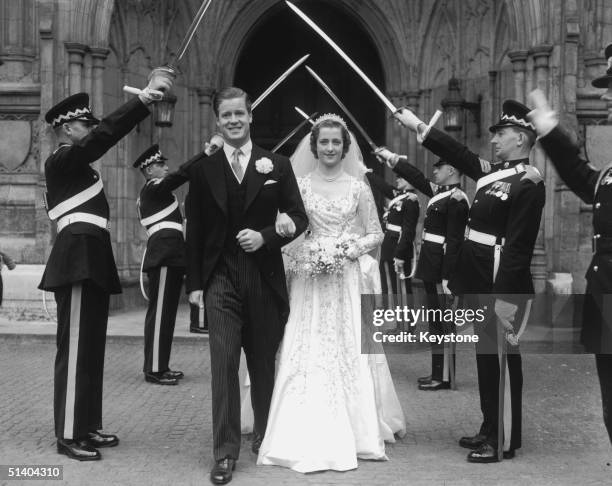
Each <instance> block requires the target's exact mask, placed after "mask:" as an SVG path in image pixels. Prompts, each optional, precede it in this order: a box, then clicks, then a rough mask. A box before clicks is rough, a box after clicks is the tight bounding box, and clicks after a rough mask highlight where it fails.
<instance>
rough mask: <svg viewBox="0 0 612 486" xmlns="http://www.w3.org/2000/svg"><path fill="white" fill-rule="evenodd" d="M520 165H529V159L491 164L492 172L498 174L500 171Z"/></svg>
mask: <svg viewBox="0 0 612 486" xmlns="http://www.w3.org/2000/svg"><path fill="white" fill-rule="evenodd" d="M519 164H529V158H528V157H527V158H524V159H515V160H502V161H501V162H494V163H493V164H491V172H497V171H498V170H504V169H511V168H512V167H516V166H517V165H519Z"/></svg>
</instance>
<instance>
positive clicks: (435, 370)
mask: <svg viewBox="0 0 612 486" xmlns="http://www.w3.org/2000/svg"><path fill="white" fill-rule="evenodd" d="M423 286H424V287H425V298H426V302H427V308H428V309H440V310H441V311H444V310H445V309H446V304H445V303H444V301H443V299H445V296H444V295H443V292H442V289H438V284H436V283H435V282H423ZM429 332H430V334H431V335H436V336H442V335H444V334H450V333H452V332H455V325H454V323H444V322H441V321H440V320H437V319H434V320H430V321H429ZM451 359H452V360H453V367H454V360H455V356H454V354H451V349H450V344H449V343H442V344H439V343H437V342H433V343H431V379H432V380H436V381H443V382H447V383H448V382H449V381H450V365H451Z"/></svg>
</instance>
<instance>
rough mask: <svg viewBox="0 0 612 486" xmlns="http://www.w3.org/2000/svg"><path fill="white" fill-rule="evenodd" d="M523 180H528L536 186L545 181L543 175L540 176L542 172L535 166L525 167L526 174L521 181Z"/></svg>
mask: <svg viewBox="0 0 612 486" xmlns="http://www.w3.org/2000/svg"><path fill="white" fill-rule="evenodd" d="M523 179H528V180H530V181H531V182H533V183H534V184H539V183H540V182H542V181H544V178H543V177H542V174H540V171H539V170H538V169H537V167H534V166H533V165H526V166H525V173H524V174H523V177H521V180H523Z"/></svg>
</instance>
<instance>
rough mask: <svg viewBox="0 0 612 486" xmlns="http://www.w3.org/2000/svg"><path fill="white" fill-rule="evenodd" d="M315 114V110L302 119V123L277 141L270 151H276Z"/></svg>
mask: <svg viewBox="0 0 612 486" xmlns="http://www.w3.org/2000/svg"><path fill="white" fill-rule="evenodd" d="M317 115H318V113H317V112H315V113H313V114H312V115H310V116H309V117H308V118H307V119H306V120H302V123H300V124H299V125H298V126H297V127H295V128H294V129H293V130H291V131H290V132H289V133H288V134H287V136H286V137H285V138H283V139H282V140H281V141H280V142H278V143H277V144H276V146H275V147H274V148H273V149H272V152H273V153H276V151H277V150H278V149H279V148H281V147H282V146H283V145H285V144H286V143H287V142H288V141H289V140H290V139H291V137H293V136H294V135H295V134H296V133H297V132H299V131H300V130H301V129H302V127H303V126H304V125H306V124H307V123H308V122H309V121H310V120H311V119H312V118H314V117H315V116H317Z"/></svg>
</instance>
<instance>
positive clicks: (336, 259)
mask: <svg viewBox="0 0 612 486" xmlns="http://www.w3.org/2000/svg"><path fill="white" fill-rule="evenodd" d="M354 244H355V237H354V236H352V235H348V234H342V235H340V236H337V237H336V236H321V237H316V238H312V239H309V238H306V239H305V240H304V241H303V242H302V244H301V245H300V246H299V247H298V248H295V250H294V251H292V252H290V253H287V256H288V257H289V264H288V266H287V271H288V272H292V273H295V274H298V275H305V276H311V277H315V276H318V275H332V274H338V273H341V272H342V268H343V267H344V264H345V262H346V261H347V259H348V255H349V249H350V248H351V246H353V245H354Z"/></svg>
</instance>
